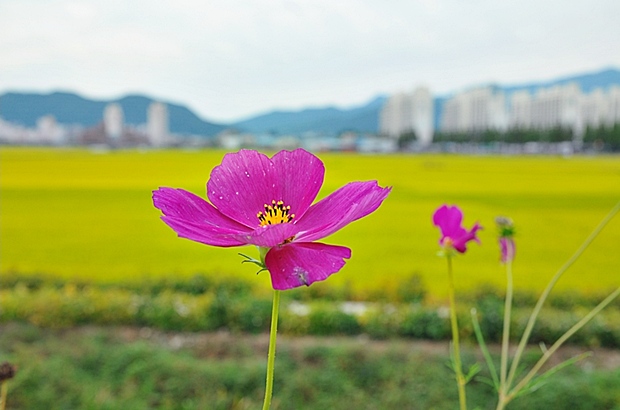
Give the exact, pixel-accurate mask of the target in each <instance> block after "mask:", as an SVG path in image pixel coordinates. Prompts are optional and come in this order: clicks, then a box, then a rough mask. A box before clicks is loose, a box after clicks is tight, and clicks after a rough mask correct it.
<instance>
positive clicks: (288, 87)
mask: <svg viewBox="0 0 620 410" xmlns="http://www.w3.org/2000/svg"><path fill="white" fill-rule="evenodd" d="M618 16H620V1H618V0H546V1H541V0H501V1H498V0H488V1H487V0H467V1H463V0H437V1H432V0H421V1H415V0H408V1H407V0H405V1H400V0H305V1H303V0H175V1H159V0H132V1H128V0H106V1H91V0H0V93H3V92H7V91H26V92H51V91H71V92H77V93H78V94H80V95H83V96H85V97H88V98H94V99H110V98H119V97H122V96H124V95H127V94H144V95H148V96H151V97H153V98H156V99H160V100H164V101H169V102H173V103H179V104H183V105H187V106H188V107H189V108H191V109H192V110H194V111H195V112H196V113H197V114H198V115H199V116H201V117H202V118H203V119H206V120H209V121H213V122H224V123H225V122H233V121H237V120H241V119H245V118H248V117H251V116H254V115H257V114H260V113H265V112H268V111H271V110H275V109H280V110H297V109H302V108H308V107H324V106H337V107H341V108H350V107H354V106H359V105H363V104H365V103H367V102H368V101H369V100H371V99H373V98H374V97H376V96H377V95H386V94H392V93H396V92H406V91H411V90H412V89H414V88H415V87H417V86H421V85H423V86H426V87H429V89H430V90H431V92H432V93H433V94H436V95H444V94H447V93H451V92H455V91H458V90H459V89H463V88H468V87H471V86H475V85H481V84H487V83H499V84H505V85H507V84H521V83H526V82H530V81H542V80H549V79H554V78H557V77H565V76H569V75H573V74H581V73H585V72H592V71H598V70H601V69H605V68H610V67H615V68H620V24H618Z"/></svg>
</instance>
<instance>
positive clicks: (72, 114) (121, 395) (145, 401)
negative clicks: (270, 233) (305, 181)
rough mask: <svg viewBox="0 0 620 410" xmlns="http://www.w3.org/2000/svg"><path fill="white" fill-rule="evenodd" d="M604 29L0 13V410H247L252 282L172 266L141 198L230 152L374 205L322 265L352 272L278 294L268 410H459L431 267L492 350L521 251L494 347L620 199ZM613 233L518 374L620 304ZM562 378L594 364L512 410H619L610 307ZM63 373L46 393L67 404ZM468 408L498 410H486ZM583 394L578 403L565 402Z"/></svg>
mask: <svg viewBox="0 0 620 410" xmlns="http://www.w3.org/2000/svg"><path fill="white" fill-rule="evenodd" d="M619 14H620V4H618V3H617V2H615V1H600V2H596V4H593V3H592V2H585V1H562V2H560V1H551V2H544V3H541V2H533V1H529V0H526V1H520V2H516V1H508V2H502V3H501V4H497V3H493V2H488V1H477V2H471V3H470V4H466V3H462V2H456V1H420V2H401V1H394V2H384V3H378V2H369V1H341V2H327V1H315V2H312V3H308V2H300V1H273V2H261V1H254V0H248V1H240V2H234V3H231V2H223V1H215V2H197V1H191V0H187V1H186V0H179V1H176V2H155V3H152V2H149V3H147V2H144V1H134V2H121V1H116V0H113V1H109V2H105V3H99V2H94V1H71V0H54V1H38V0H28V1H16V0H5V1H2V2H0V50H2V51H1V52H0V144H1V145H0V286H1V288H0V361H10V362H12V363H15V364H16V365H17V366H18V368H19V369H18V373H17V375H16V377H15V379H13V380H11V381H10V382H9V383H10V384H9V387H10V390H9V400H8V403H7V408H15V409H17V408H24V409H25V408H28V409H32V408H93V409H104V408H105V409H110V408H119V409H120V408H171V409H172V408H175V409H176V408H188V409H189V408H221V409H245V408H255V407H258V406H259V405H260V403H261V401H262V393H263V388H264V387H263V386H264V373H265V366H266V354H267V338H268V336H267V332H268V329H269V320H270V312H271V300H270V294H271V293H270V292H271V286H270V281H269V276H268V275H267V274H265V273H262V274H260V275H258V276H257V275H255V270H254V269H253V268H251V267H249V266H248V265H247V264H246V265H242V264H241V261H242V258H241V257H240V256H239V255H238V252H240V251H241V252H243V253H246V254H250V255H251V256H257V253H256V252H255V250H254V249H250V248H242V249H237V248H235V249H220V248H211V247H208V246H204V245H200V244H197V243H193V242H190V241H187V240H183V239H178V238H176V235H175V234H174V232H173V231H172V230H170V229H169V228H168V227H167V226H166V225H165V224H164V223H163V222H161V221H160V220H159V216H160V213H159V211H158V210H157V209H155V208H154V207H153V206H152V201H151V192H152V191H153V190H154V189H157V188H158V187H160V186H171V187H176V188H184V189H187V190H189V191H191V192H194V193H196V194H197V195H200V196H203V197H204V195H205V184H206V182H207V180H208V178H209V174H210V171H211V169H213V167H215V166H217V165H218V164H219V163H220V162H221V159H222V157H223V156H224V155H225V153H226V152H231V151H236V150H238V149H241V148H252V149H258V150H261V151H262V152H265V153H267V154H269V155H271V154H273V153H274V152H277V151H278V150H281V149H295V148H299V147H301V148H304V149H307V150H309V151H311V152H313V153H315V154H316V155H317V156H318V157H319V158H320V159H321V160H322V161H323V162H324V163H325V166H326V178H325V183H324V186H323V188H322V190H321V192H320V193H319V198H322V197H325V196H326V195H328V194H329V193H331V192H333V191H334V190H336V189H338V188H339V187H341V186H342V185H344V184H346V183H347V182H350V181H354V180H377V181H378V182H379V184H380V185H381V186H392V187H393V191H392V193H391V195H390V197H389V198H388V199H387V200H386V202H385V203H384V204H383V205H382V206H381V207H380V208H379V210H378V211H377V212H375V213H373V214H372V215H370V216H369V217H367V218H365V219H363V220H360V221H357V222H355V223H353V224H352V225H350V226H348V227H346V228H345V229H343V230H342V231H340V232H338V233H336V234H334V235H332V236H331V237H329V238H327V239H326V240H325V242H327V243H333V244H338V245H344V246H348V247H350V248H351V249H352V251H353V256H352V258H351V259H350V260H349V261H348V262H347V265H346V266H345V268H343V270H342V271H341V272H339V273H337V274H335V275H333V276H332V277H330V278H329V280H327V281H325V282H322V283H317V284H314V285H312V286H311V287H309V288H304V289H296V290H293V291H290V292H285V294H284V295H283V302H282V303H283V305H282V306H283V307H282V309H281V316H280V339H279V347H278V349H279V351H278V360H277V363H276V382H275V396H274V408H280V409H288V408H308V409H314V408H316V409H319V408H320V409H324V408H345V407H349V408H350V407H351V406H352V405H353V406H355V407H356V408H368V409H376V408H423V409H424V408H437V409H443V408H446V409H448V408H454V407H455V403H456V401H457V394H456V388H455V386H454V388H452V387H453V386H450V387H446V386H447V385H448V384H449V383H448V382H447V381H450V380H452V378H453V375H452V374H451V372H450V370H449V369H448V368H447V367H446V366H444V362H445V361H446V360H448V357H449V338H450V334H449V331H450V328H449V320H448V317H447V308H446V306H447V286H448V283H447V274H446V267H445V261H444V260H443V259H441V258H439V257H437V255H436V254H437V251H438V250H439V247H438V239H439V232H438V231H437V229H436V228H435V227H433V226H432V224H431V215H432V213H433V212H434V210H435V209H436V208H438V207H439V206H440V205H442V204H444V203H448V204H456V205H459V206H460V207H461V208H462V209H463V211H464V214H465V217H464V224H465V226H466V227H468V228H469V227H471V226H472V225H473V224H474V223H475V222H479V223H480V224H481V225H482V226H483V227H484V229H483V230H482V231H481V233H480V238H481V244H480V246H478V245H476V244H473V245H471V246H470V249H469V251H468V253H467V254H466V255H464V256H460V257H458V258H457V259H456V261H455V278H456V288H457V289H456V290H457V297H458V301H459V303H460V311H459V318H460V324H461V327H462V337H463V339H464V340H465V341H466V346H465V348H464V349H465V350H464V353H465V354H464V357H465V362H466V364H467V365H470V364H473V363H474V362H475V361H481V360H482V357H481V356H480V353H479V351H478V349H477V348H476V347H475V341H474V338H473V328H472V324H471V320H470V318H469V310H470V308H472V307H475V308H476V309H477V310H478V312H479V314H480V318H481V325H482V330H483V333H484V334H485V336H486V337H487V339H488V341H489V342H490V343H491V344H492V352H493V353H494V354H495V353H497V352H498V351H496V350H493V349H495V346H496V345H495V343H496V342H498V341H499V338H500V334H501V326H502V319H501V318H502V309H503V300H502V298H503V296H504V292H505V291H504V289H505V274H504V268H503V267H502V266H501V264H500V263H499V248H498V246H497V231H496V228H495V222H494V220H495V217H497V216H499V215H505V216H509V217H511V218H512V219H513V220H514V221H515V224H516V231H517V237H516V241H517V259H516V261H515V273H514V275H515V286H516V289H517V295H516V296H515V313H514V315H513V322H514V323H513V329H514V334H513V338H514V340H515V341H516V340H518V337H519V335H520V332H521V331H522V329H523V328H524V326H525V322H526V320H527V315H528V314H529V312H530V311H531V308H532V306H533V304H534V303H535V301H536V298H537V297H538V295H539V294H540V292H541V291H542V290H543V289H544V287H545V286H546V284H547V282H548V281H549V279H550V278H551V277H552V276H553V274H554V273H555V272H556V271H557V269H559V268H560V267H561V266H562V264H563V263H564V262H565V261H566V260H568V259H569V258H570V257H571V255H572V254H573V253H574V252H575V251H576V250H577V249H578V247H579V246H580V245H581V244H582V242H583V241H584V240H585V239H586V237H587V236H588V235H589V234H590V233H591V232H592V231H593V230H594V229H595V227H596V226H597V224H598V223H599V222H600V221H601V220H602V219H603V218H604V217H605V215H607V213H608V212H609V211H610V210H611V209H612V208H613V207H614V205H615V204H616V203H617V202H618V200H619V199H620V161H619V160H618V156H617V155H618V154H617V152H618V151H619V150H620V49H619V48H618V44H617V40H618V39H619V38H620V26H619V25H618V24H617V21H616V20H617V16H618V15H619ZM619 241H620V220H619V219H618V218H617V217H616V218H615V219H612V220H611V222H610V223H609V224H608V225H607V227H606V228H605V229H604V230H603V231H602V233H601V234H600V235H599V237H597V239H596V240H595V241H594V242H593V243H592V245H591V246H590V247H589V248H588V250H587V252H586V253H585V254H584V255H583V256H582V257H581V258H580V259H579V260H578V261H577V263H575V265H574V266H572V267H571V269H570V270H569V271H568V272H567V274H566V275H565V277H563V278H562V280H561V281H560V282H559V283H558V285H557V286H556V289H555V290H554V292H553V293H552V297H551V298H550V300H549V303H548V305H547V306H546V310H544V314H543V315H542V316H541V319H540V323H539V325H537V327H536V328H535V332H534V335H533V337H532V340H531V342H532V346H531V350H530V351H529V353H528V355H529V356H527V358H526V360H527V361H529V362H532V363H533V362H535V360H536V359H537V358H538V357H540V355H541V349H540V348H539V347H538V344H539V343H544V344H547V345H548V344H550V343H553V342H554V341H555V340H556V339H557V338H558V337H559V336H560V335H561V334H562V333H563V332H564V331H566V330H567V329H568V328H570V326H572V324H574V323H575V322H576V321H577V320H579V318H581V317H582V316H583V315H584V314H585V313H586V312H587V311H588V310H589V308H591V307H593V306H594V305H596V303H598V302H599V301H600V300H602V299H603V298H604V297H605V296H606V295H607V294H609V293H610V292H611V291H613V290H614V289H616V288H617V287H618V286H619V285H620V279H619V278H620V276H619V274H618V268H619V266H620V255H618V253H617V251H616V248H617V245H616V244H617V243H618V242H619ZM571 340H572V344H571V346H569V347H567V348H566V349H564V350H563V351H561V353H560V356H561V357H565V358H568V357H571V356H573V355H576V354H579V353H581V352H583V351H586V350H592V351H593V354H592V355H591V356H590V357H589V358H587V359H585V360H582V361H581V362H579V364H578V365H576V366H573V367H570V368H568V369H565V370H564V371H563V372H562V373H560V374H559V375H558V376H557V378H556V379H552V380H553V381H551V382H550V384H552V387H546V388H543V389H540V390H538V391H536V392H534V393H532V394H531V395H528V396H525V397H523V398H522V399H520V401H515V403H514V407H513V408H515V409H516V408H521V407H522V408H528V409H534V408H541V409H543V408H558V409H561V408H572V409H575V408H579V409H592V408H597V409H598V408H609V409H614V408H617V407H618V406H620V396H619V395H618V394H619V393H618V389H617V386H618V385H620V351H619V349H620V302H617V301H616V302H614V304H612V306H610V307H609V308H608V309H606V310H605V311H604V312H603V314H601V315H600V316H598V317H597V318H596V319H595V320H594V321H592V322H591V323H590V324H589V325H588V326H587V327H586V328H584V329H583V330H582V331H581V332H580V333H578V334H577V335H576V336H575V337H574V338H573V339H571ZM58 374H63V377H62V378H59V377H58ZM481 376H482V379H475V380H474V382H472V383H471V384H470V385H469V387H468V388H469V389H470V390H469V393H470V397H471V403H472V404H475V405H477V406H479V407H480V408H494V405H493V403H494V401H493V389H492V388H491V387H490V386H487V385H486V384H485V383H484V382H483V381H482V380H483V378H484V376H488V374H487V373H484V372H483V373H482V374H481ZM575 386H581V387H575ZM520 406H521V407H520Z"/></svg>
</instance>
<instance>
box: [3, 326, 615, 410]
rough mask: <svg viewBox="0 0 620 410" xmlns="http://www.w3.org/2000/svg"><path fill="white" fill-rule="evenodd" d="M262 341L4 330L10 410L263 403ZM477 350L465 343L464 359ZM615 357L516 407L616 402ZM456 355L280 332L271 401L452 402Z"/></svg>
mask: <svg viewBox="0 0 620 410" xmlns="http://www.w3.org/2000/svg"><path fill="white" fill-rule="evenodd" d="M266 350H267V335H259V336H248V335H240V334H230V333H212V334H187V333H161V332H157V331H152V330H149V329H138V328H105V329H103V328H98V327H92V326H91V327H83V328H75V329H69V330H64V331H50V330H46V329H40V328H37V327H34V326H30V325H23V324H17V323H14V324H11V325H3V326H2V327H0V359H1V360H8V361H10V362H11V363H13V364H15V365H17V366H18V367H19V369H18V372H17V375H16V377H15V379H12V380H10V381H9V382H8V387H9V394H8V403H7V410H12V409H93V410H94V409H101V410H103V409H106V410H112V409H147V408H149V409H150V408H157V409H256V408H260V405H261V403H262V397H263V391H264V377H265V362H266V360H265V356H266ZM495 350H496V349H494V351H495ZM537 350H538V349H537V348H534V349H532V350H530V351H528V352H527V353H526V355H525V358H524V359H525V361H526V362H527V363H528V364H529V365H531V363H532V362H534V361H535V360H537V358H538V357H539V356H540V351H539V350H538V351H537ZM561 353H562V354H563V356H574V355H576V354H578V353H579V352H578V351H575V349H572V350H569V351H566V352H564V351H562V352H561ZM479 356H480V355H479V353H477V352H476V351H475V350H473V349H471V348H469V347H466V348H465V349H464V360H465V363H466V365H467V366H469V365H471V363H472V362H473V361H474V360H481V358H480V357H479ZM617 357H618V356H617V354H616V353H614V352H611V351H596V352H594V354H593V355H592V356H591V357H589V358H587V359H585V360H584V361H583V362H580V363H579V364H577V365H575V366H570V367H569V368H567V369H563V370H562V371H560V372H559V373H557V374H555V375H554V377H552V378H551V379H550V381H549V382H548V383H547V384H546V385H544V386H543V387H542V388H541V389H539V390H537V391H535V392H534V393H532V394H530V395H528V396H524V397H521V398H517V399H516V400H515V401H514V402H513V403H511V404H510V406H509V408H510V409H513V410H520V409H528V410H538V409H575V410H590V409H597V410H599V409H609V410H617V409H620V395H619V393H618V389H617V386H618V383H620V369H618V368H616V367H614V366H613V365H610V362H613V361H614V360H617ZM448 360H449V359H448V344H447V343H436V344H430V343H423V344H419V343H418V344H415V343H410V342H404V341H402V340H394V341H387V342H377V341H371V340H367V339H352V338H307V337H306V338H290V337H281V338H279V340H278V353H277V361H276V372H275V382H274V399H273V408H274V409H308V410H310V409H437V410H442V409H446V410H447V409H454V408H456V407H457V403H458V398H457V394H456V385H455V383H454V382H453V379H454V375H453V373H452V372H451V371H450V370H449V368H448V366H446V363H447V362H448ZM481 376H487V377H488V374H485V373H484V372H483V373H482V374H481ZM467 390H468V401H469V404H470V408H479V409H485V410H486V409H489V410H491V409H494V408H495V406H494V403H495V398H494V397H495V396H494V393H493V391H492V388H491V387H490V386H488V385H486V384H485V383H483V382H482V381H481V380H480V379H478V378H477V379H475V380H474V381H472V382H471V383H470V384H469V385H468V386H467Z"/></svg>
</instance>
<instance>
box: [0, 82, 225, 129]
mask: <svg viewBox="0 0 620 410" xmlns="http://www.w3.org/2000/svg"><path fill="white" fill-rule="evenodd" d="M153 101H154V99H152V98H149V97H145V96H141V95H129V96H126V97H123V98H120V99H116V100H105V101H103V100H90V99H87V98H84V97H81V96H79V95H77V94H73V93H68V92H54V93H50V94H36V93H17V92H10V93H6V94H2V95H0V117H2V118H3V119H5V120H7V121H10V122H13V123H17V124H21V125H24V126H27V127H33V126H35V124H36V121H37V119H38V118H40V117H42V116H44V115H49V114H51V115H53V116H54V117H55V118H56V121H58V122H59V123H61V124H79V125H82V126H84V127H91V126H93V125H96V124H98V123H100V122H101V121H102V120H103V110H104V108H105V106H106V105H107V104H109V103H113V102H114V103H118V104H120V106H121V107H122V108H123V114H124V117H125V123H127V124H131V125H139V124H145V123H146V113H147V109H148V106H149V105H150V104H151V103H152V102H153ZM162 102H164V103H165V104H166V105H167V106H168V117H169V124H170V131H171V132H173V133H176V134H194V135H202V136H213V135H215V134H217V133H218V132H220V131H222V130H224V129H225V128H226V126H225V125H222V124H214V123H211V122H208V121H205V120H203V119H201V118H199V117H198V116H197V115H196V114H194V113H193V112H192V111H191V110H189V109H188V108H187V107H184V106H182V105H177V104H171V103H168V102H165V101H162Z"/></svg>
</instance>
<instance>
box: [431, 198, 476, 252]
mask: <svg viewBox="0 0 620 410" xmlns="http://www.w3.org/2000/svg"><path fill="white" fill-rule="evenodd" d="M462 221H463V212H462V211H461V210H460V209H459V207H457V206H448V205H442V206H440V207H439V208H438V209H437V210H436V211H435V213H434V214H433V224H434V225H435V226H438V227H439V229H440V230H441V239H440V240H439V244H440V245H441V246H443V247H444V248H454V249H456V251H457V252H460V253H465V251H466V250H467V242H469V241H476V242H478V243H480V239H478V238H477V237H476V232H477V231H478V230H479V229H482V227H481V226H480V225H479V224H478V223H477V222H476V223H475V224H474V226H473V227H472V228H471V230H469V231H467V230H466V229H465V228H463V227H462V226H461V223H462Z"/></svg>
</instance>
